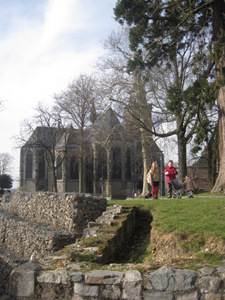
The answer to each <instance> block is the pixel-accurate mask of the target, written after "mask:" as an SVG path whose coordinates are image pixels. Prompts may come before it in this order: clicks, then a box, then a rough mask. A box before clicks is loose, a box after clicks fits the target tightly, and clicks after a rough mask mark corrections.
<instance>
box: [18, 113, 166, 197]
mask: <svg viewBox="0 0 225 300" xmlns="http://www.w3.org/2000/svg"><path fill="white" fill-rule="evenodd" d="M53 145H54V151H52V152H54V153H55V162H54V164H55V165H58V167H57V169H56V180H57V189H58V192H82V193H91V194H94V195H97V194H98V195H99V194H100V195H103V196H106V197H112V198H122V197H123V198H125V197H130V196H131V195H132V192H138V191H139V192H140V191H141V189H142V184H143V182H142V180H143V163H142V153H141V142H140V140H139V139H138V138H137V137H136V138H135V139H132V138H131V137H130V135H129V134H128V132H127V131H126V128H125V126H124V125H123V124H121V122H120V121H119V119H118V117H117V116H116V114H115V112H114V111H113V110H112V109H111V108H109V109H108V110H107V111H106V112H105V113H104V114H103V115H102V116H100V117H99V118H98V119H97V120H96V121H95V122H94V123H93V124H92V125H91V126H90V127H89V128H87V130H86V131H85V134H84V136H83V144H82V145H83V148H82V159H81V155H80V132H79V130H78V129H74V128H72V127H71V128H69V129H65V128H47V127H37V128H36V129H35V131H34V133H33V134H32V135H31V137H30V138H29V139H28V140H27V142H26V143H25V145H24V146H22V148H21V151H20V186H21V188H22V189H24V190H26V191H30V192H34V191H40V190H42V191H53V178H52V173H51V172H50V170H49V166H48V163H47V160H46V155H49V156H50V154H46V153H48V151H49V153H50V151H51V149H53ZM150 153H151V159H150V163H152V161H153V160H157V161H158V164H159V166H160V165H161V166H164V161H162V158H163V154H162V151H161V150H160V149H159V148H158V146H157V144H156V143H155V142H154V141H153V140H152V141H151V149H150ZM81 161H82V163H81ZM81 169H82V172H81ZM162 171H163V170H162Z"/></svg>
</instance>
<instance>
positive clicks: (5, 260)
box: [0, 250, 27, 295]
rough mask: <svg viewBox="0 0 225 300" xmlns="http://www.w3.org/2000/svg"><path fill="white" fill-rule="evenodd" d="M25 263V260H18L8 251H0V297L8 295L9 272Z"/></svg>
mask: <svg viewBox="0 0 225 300" xmlns="http://www.w3.org/2000/svg"><path fill="white" fill-rule="evenodd" d="M25 262H27V260H26V259H20V258H18V257H17V256H15V255H14V253H12V252H10V251H3V250H0V274H1V275H0V295H4V294H7V293H8V285H9V276H10V273H11V271H12V270H13V269H14V268H16V267H18V266H20V265H22V264H24V263H25Z"/></svg>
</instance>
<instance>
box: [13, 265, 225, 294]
mask: <svg viewBox="0 0 225 300" xmlns="http://www.w3.org/2000/svg"><path fill="white" fill-rule="evenodd" d="M24 282H26V285H24ZM224 288H225V265H222V266H220V267H218V268H216V269H212V268H202V269H201V270H199V271H198V272H196V271H190V270H178V269H170V268H167V267H162V268H161V269H159V270H156V271H152V272H148V273H147V274H145V275H142V274H141V273H140V272H139V271H137V270H129V271H126V272H119V271H110V270H93V271H88V272H82V271H81V272H76V271H71V270H65V269H58V270H54V271H40V266H39V265H38V263H37V262H28V263H27V264H24V265H22V266H20V267H18V268H16V269H14V270H13V271H12V273H11V280H10V299H14V300H19V299H23V300H25V299H29V300H31V299H43V300H44V299H48V300H55V299H64V300H88V299H89V300H90V299H91V300H104V299H105V300H106V299H107V300H111V299H112V300H116V299H117V300H224V296H225V291H224Z"/></svg>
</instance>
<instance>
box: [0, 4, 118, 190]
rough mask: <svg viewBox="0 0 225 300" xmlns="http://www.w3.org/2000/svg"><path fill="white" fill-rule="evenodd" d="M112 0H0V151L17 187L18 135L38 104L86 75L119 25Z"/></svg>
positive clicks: (92, 69) (50, 102) (48, 99)
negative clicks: (10, 158) (7, 160)
mask: <svg viewBox="0 0 225 300" xmlns="http://www.w3.org/2000/svg"><path fill="white" fill-rule="evenodd" d="M115 4H116V0H32V1H31V0H7V1H6V0H0V66H1V67H0V101H2V102H3V107H4V109H3V110H2V111H0V153H9V154H10V155H12V156H13V158H14V162H13V168H12V172H11V175H12V177H13V179H14V184H13V187H18V186H19V182H18V179H19V149H17V148H16V146H17V145H16V142H15V139H13V137H14V136H18V135H19V133H20V128H21V125H22V123H23V120H24V119H27V118H31V117H32V115H34V108H35V107H36V106H37V104H38V102H41V103H44V104H48V105H50V106H51V104H52V103H53V95H54V94H55V93H56V94H57V93H59V92H61V91H62V90H65V89H66V87H67V85H68V83H69V82H71V81H72V80H73V79H74V78H76V77H77V76H79V75H80V74H91V73H92V72H93V71H94V65H95V63H96V61H97V59H98V57H100V56H101V55H103V53H104V49H103V46H102V42H103V40H104V39H106V38H107V37H108V36H109V34H110V33H111V32H112V31H113V30H114V29H117V28H119V25H118V23H117V22H116V21H115V20H114V15H113V7H115Z"/></svg>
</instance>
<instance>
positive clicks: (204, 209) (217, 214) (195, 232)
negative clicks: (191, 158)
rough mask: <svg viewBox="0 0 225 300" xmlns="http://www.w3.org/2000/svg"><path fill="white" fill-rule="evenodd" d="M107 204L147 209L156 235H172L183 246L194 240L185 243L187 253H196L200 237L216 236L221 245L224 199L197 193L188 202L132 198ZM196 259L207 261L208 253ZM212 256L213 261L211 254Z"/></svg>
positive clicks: (224, 225) (224, 229) (224, 235)
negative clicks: (151, 217)
mask: <svg viewBox="0 0 225 300" xmlns="http://www.w3.org/2000/svg"><path fill="white" fill-rule="evenodd" d="M108 204H109V205H111V204H119V205H134V206H140V207H142V208H145V209H147V210H150V212H151V214H152V215H153V222H152V227H153V228H155V229H157V231H158V233H159V234H165V233H172V234H173V235H175V236H177V237H178V238H179V239H180V240H181V242H182V243H183V245H185V239H186V238H187V240H188V237H190V236H192V237H194V239H192V240H191V242H190V239H189V240H188V245H189V246H188V247H189V249H188V251H191V250H192V251H193V252H195V253H197V252H198V246H199V245H200V244H201V242H202V240H201V239H202V238H203V239H204V238H210V237H216V238H219V239H221V240H222V241H223V242H224V243H225V196H217V195H214V196H213V195H212V194H208V195H206V194H205V195H202V194H200V195H194V198H192V199H189V198H187V197H186V196H184V197H182V199H167V198H166V197H161V199H159V200H152V199H151V198H150V199H144V198H135V199H134V200H110V201H108ZM197 244H198V245H197ZM186 246H187V245H186ZM200 256H202V258H204V259H207V258H210V253H205V254H204V253H201V254H199V257H200ZM212 257H214V258H215V253H214V254H213V255H212ZM219 257H220V260H222V259H224V256H221V255H219ZM217 258H218V257H217Z"/></svg>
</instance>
